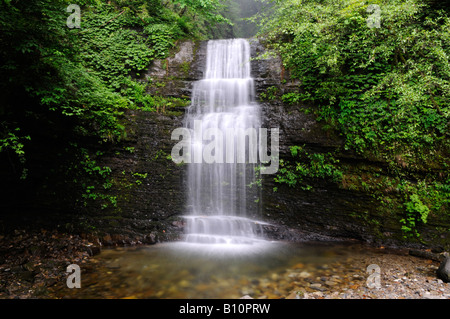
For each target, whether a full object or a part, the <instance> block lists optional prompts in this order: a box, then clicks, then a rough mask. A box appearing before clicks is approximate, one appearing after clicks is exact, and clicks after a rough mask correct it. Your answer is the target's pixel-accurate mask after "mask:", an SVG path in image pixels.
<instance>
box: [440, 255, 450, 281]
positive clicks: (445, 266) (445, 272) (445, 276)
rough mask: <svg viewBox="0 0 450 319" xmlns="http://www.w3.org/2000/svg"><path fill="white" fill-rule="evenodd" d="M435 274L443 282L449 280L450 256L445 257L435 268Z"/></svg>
mask: <svg viewBox="0 0 450 319" xmlns="http://www.w3.org/2000/svg"><path fill="white" fill-rule="evenodd" d="M437 276H438V277H439V278H440V279H442V280H443V281H444V282H450V257H446V258H445V259H444V260H443V261H442V262H441V265H440V266H439V268H438V270H437Z"/></svg>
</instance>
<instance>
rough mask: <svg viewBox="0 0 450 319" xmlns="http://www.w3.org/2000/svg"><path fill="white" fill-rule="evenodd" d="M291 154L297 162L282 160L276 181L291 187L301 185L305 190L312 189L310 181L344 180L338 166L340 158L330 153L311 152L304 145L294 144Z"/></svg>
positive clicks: (336, 181) (335, 181) (337, 181)
mask: <svg viewBox="0 0 450 319" xmlns="http://www.w3.org/2000/svg"><path fill="white" fill-rule="evenodd" d="M291 155H292V157H293V158H294V159H295V162H294V163H291V162H288V161H285V160H280V169H279V171H278V174H277V176H276V177H275V179H274V180H275V182H277V183H280V184H287V185H288V186H290V187H294V186H296V185H300V187H301V188H302V189H304V190H311V189H312V186H310V185H308V184H307V183H308V181H314V180H317V179H323V180H329V181H332V182H334V183H339V182H340V181H341V180H342V174H343V173H342V171H341V170H340V169H339V168H338V163H339V160H337V159H335V158H334V157H333V155H332V154H330V153H327V154H320V153H312V154H309V153H308V152H307V151H306V150H305V148H304V146H303V147H300V146H293V147H291Z"/></svg>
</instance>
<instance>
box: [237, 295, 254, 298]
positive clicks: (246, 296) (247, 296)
mask: <svg viewBox="0 0 450 319" xmlns="http://www.w3.org/2000/svg"><path fill="white" fill-rule="evenodd" d="M239 299H253V298H252V297H250V296H249V295H245V296H242V297H241V298H239Z"/></svg>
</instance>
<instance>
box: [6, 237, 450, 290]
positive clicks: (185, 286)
mask: <svg viewBox="0 0 450 319" xmlns="http://www.w3.org/2000/svg"><path fill="white" fill-rule="evenodd" d="M0 240H1V241H0V243H1V244H0V298H1V299H13V298H21V299H29V298H39V299H41V298H42V299H43V298H46V299H48V298H50V299H53V298H157V299H158V298H169V299H172V298H175V299H180V298H191V299H192V298H193V299H201V298H230V299H238V298H242V297H244V298H254V299H433V298H436V299H450V284H449V283H445V282H443V281H442V280H441V279H439V278H438V277H437V276H436V271H437V269H438V267H439V264H440V261H439V260H437V259H436V258H432V257H433V255H432V254H427V252H426V251H425V252H424V254H423V257H425V258H423V257H416V256H412V255H411V254H410V250H408V249H389V248H384V247H370V246H366V245H362V244H359V243H351V244H347V245H337V246H335V245H333V244H330V243H327V244H323V243H319V245H318V247H319V248H318V249H316V250H314V249H312V250H310V249H311V247H315V246H314V245H312V246H311V245H306V246H305V248H301V250H302V249H306V251H307V253H304V254H303V255H302V256H300V257H298V258H293V259H292V260H291V261H290V262H288V263H285V262H284V261H283V262H282V263H274V259H275V258H272V257H271V258H272V260H267V263H268V264H270V263H272V264H273V265H272V266H270V267H266V268H264V269H260V268H257V267H259V266H260V265H256V264H251V263H249V264H248V265H244V264H242V263H240V264H238V265H237V266H236V265H233V262H229V263H228V264H225V265H224V266H223V270H224V271H223V273H222V274H220V270H219V271H218V270H216V269H215V267H216V265H215V263H214V262H211V264H210V265H209V266H208V265H204V266H199V265H200V264H202V263H204V262H203V261H201V260H198V261H197V263H193V264H190V265H188V264H186V265H185V266H183V265H181V264H182V263H180V264H179V265H178V267H181V268H170V266H169V264H170V262H172V263H173V260H170V259H167V260H166V261H165V262H166V263H167V264H164V263H161V260H162V259H164V258H166V257H167V256H166V255H165V254H161V252H163V251H164V250H165V246H164V245H165V244H157V245H155V246H152V248H149V247H148V246H135V247H134V248H123V247H117V248H115V249H103V251H102V252H101V253H100V254H99V252H100V251H99V248H98V246H96V245H95V244H94V243H93V242H92V239H88V238H81V237H79V236H74V235H69V234H61V233H58V232H50V231H45V230H41V231H39V232H37V231H36V232H32V233H29V232H25V231H20V230H17V231H15V232H14V233H13V234H10V235H8V236H3V237H1V238H0ZM306 247H309V248H306ZM302 251H303V250H302ZM154 252H157V254H159V255H156V254H154ZM314 252H316V255H317V256H314ZM142 254H143V255H142ZM152 254H153V255H152ZM141 255H142V256H144V257H142V256H141ZM157 256H166V257H157ZM435 256H438V255H435ZM142 258H147V259H142ZM171 258H172V257H171ZM74 263H75V264H78V265H80V267H81V268H82V274H83V278H82V288H81V289H68V288H67V286H66V280H67V276H68V273H67V272H66V268H67V266H68V265H69V264H74ZM133 263H134V264H136V265H133ZM370 265H377V266H376V267H375V268H377V267H378V269H379V272H380V277H379V286H378V288H377V287H373V288H371V287H370V286H369V285H368V283H377V281H376V280H375V277H374V275H376V274H374V273H372V272H370V271H368V267H369V266H370ZM230 273H233V274H234V275H230ZM371 279H374V280H371Z"/></svg>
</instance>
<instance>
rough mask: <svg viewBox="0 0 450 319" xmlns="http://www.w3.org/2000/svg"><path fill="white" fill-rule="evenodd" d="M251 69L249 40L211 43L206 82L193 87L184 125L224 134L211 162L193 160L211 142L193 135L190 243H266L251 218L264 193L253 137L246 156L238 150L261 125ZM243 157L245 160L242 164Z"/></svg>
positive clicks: (245, 152) (246, 150) (188, 222)
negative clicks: (253, 158) (258, 181)
mask: <svg viewBox="0 0 450 319" xmlns="http://www.w3.org/2000/svg"><path fill="white" fill-rule="evenodd" d="M250 71H251V70H250V45H249V42H248V41H247V40H245V39H232V40H211V41H209V42H208V47H207V61H206V73H205V78H204V79H203V80H201V81H198V82H196V83H195V84H194V88H193V93H192V104H191V107H190V108H189V111H188V113H187V116H186V126H187V128H188V129H190V130H191V131H195V130H200V131H201V132H205V131H207V130H208V129H219V130H220V131H221V132H223V133H224V136H223V141H221V142H220V143H218V144H215V145H216V146H217V145H220V146H222V149H221V150H219V149H214V151H213V152H212V153H213V155H214V156H215V158H216V161H215V162H213V163H205V162H204V161H202V163H198V162H197V163H196V161H195V160H194V158H195V156H196V154H197V156H198V154H203V152H204V150H205V148H206V147H208V144H209V143H210V141H205V140H204V136H203V133H202V134H197V135H195V134H194V135H193V136H194V137H193V138H192V140H191V157H192V161H191V164H189V166H188V180H187V186H188V200H189V203H188V204H189V209H190V211H189V214H188V215H187V216H185V217H186V219H187V223H186V224H187V226H186V241H187V242H191V243H206V244H250V243H254V242H257V241H258V242H259V241H261V240H263V237H262V225H263V224H264V223H261V222H258V221H256V220H254V219H253V218H254V217H255V216H256V215H257V213H258V207H259V205H258V202H259V197H260V192H259V189H258V187H257V186H255V185H254V183H255V181H256V174H255V167H256V163H255V162H251V163H249V162H250V161H249V159H250V156H251V152H250V151H249V149H248V148H249V147H250V145H251V144H252V142H251V139H250V137H245V138H246V139H247V140H245V141H246V142H245V143H244V144H245V147H246V148H245V151H244V153H242V152H241V153H240V151H242V149H239V148H238V145H239V141H242V139H241V138H242V136H240V134H241V135H242V132H244V131H245V130H247V129H252V128H254V129H255V131H256V130H258V129H259V128H260V127H261V116H260V109H259V105H258V104H257V103H256V102H255V93H254V81H253V79H252V78H251V74H250ZM196 126H197V127H196ZM225 132H227V133H225ZM215 138H218V137H217V136H216V137H215ZM253 142H254V140H253ZM253 144H254V143H253ZM241 145H242V144H241ZM240 154H241V155H240ZM242 154H245V156H246V157H245V158H246V159H247V160H246V161H242V160H240V159H242V157H239V156H242ZM217 159H219V160H217Z"/></svg>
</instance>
